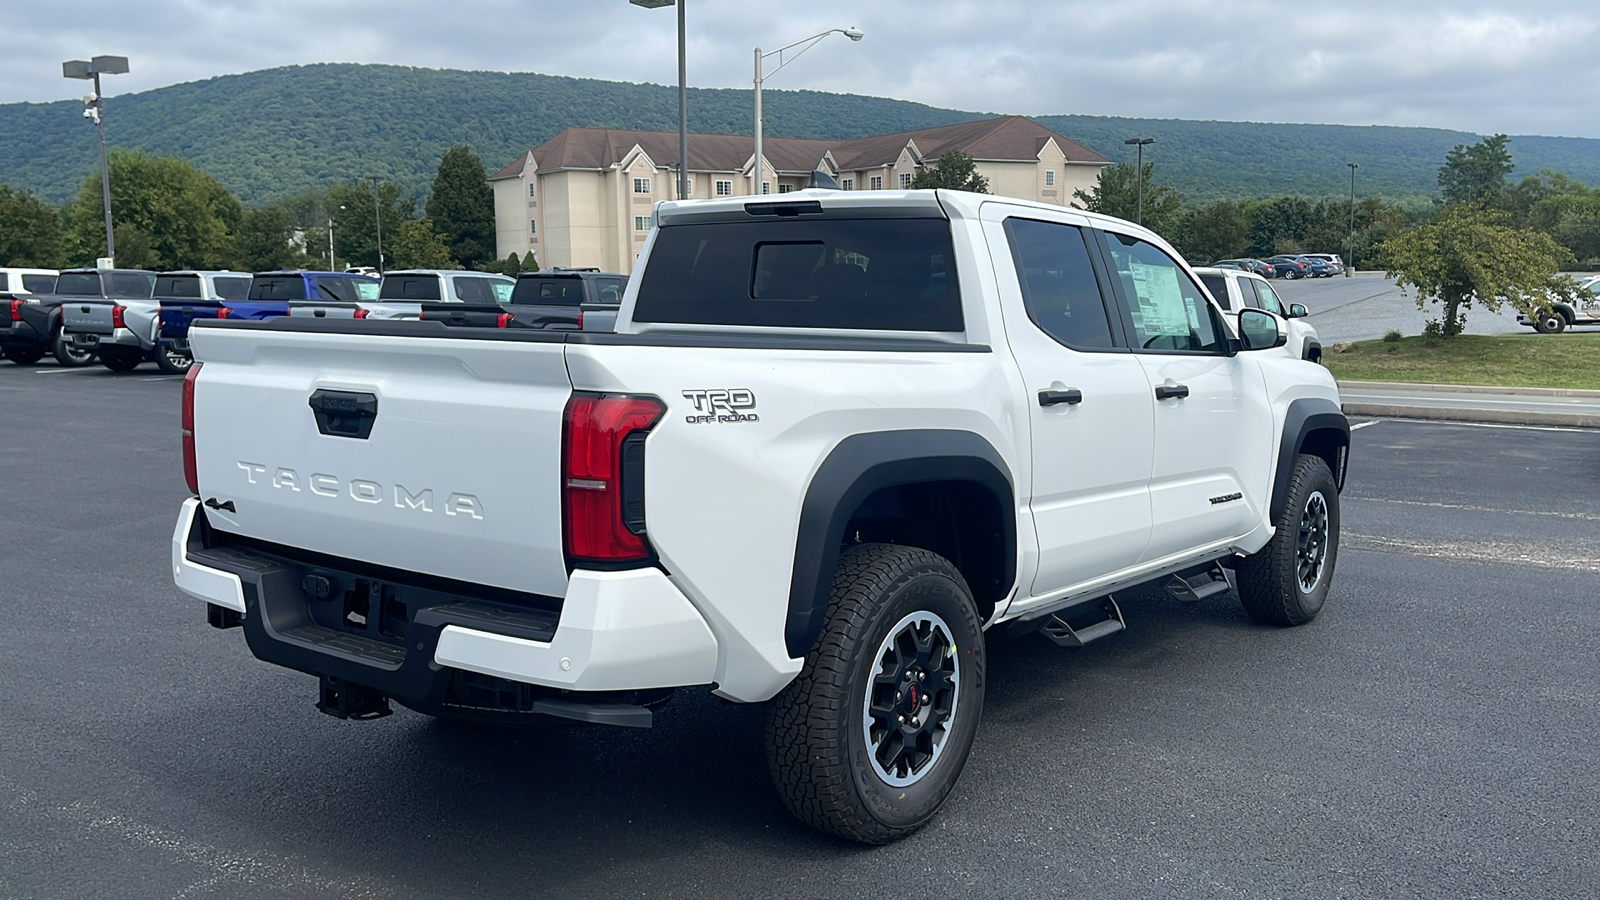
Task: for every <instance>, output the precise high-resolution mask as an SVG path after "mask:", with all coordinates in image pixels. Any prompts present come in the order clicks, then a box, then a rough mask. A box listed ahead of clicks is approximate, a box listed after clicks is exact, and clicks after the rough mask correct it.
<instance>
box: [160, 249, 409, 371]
mask: <svg viewBox="0 0 1600 900" xmlns="http://www.w3.org/2000/svg"><path fill="white" fill-rule="evenodd" d="M377 296H378V279H376V278H369V277H368V276H366V275H353V274H347V273H344V272H313V271H307V270H304V269H285V270H280V271H275V272H258V273H256V274H255V275H254V276H252V277H251V280H250V290H249V292H248V293H247V294H245V296H244V297H243V298H242V299H235V298H231V297H230V298H227V299H218V300H204V299H202V300H184V301H175V302H172V303H165V304H162V310H161V342H162V347H163V348H164V349H163V350H162V352H163V353H167V354H170V355H172V356H173V357H174V358H178V357H183V356H189V355H191V354H190V351H189V326H190V325H191V324H193V323H194V322H195V321H196V320H198V319H220V318H231V319H271V318H276V317H278V316H286V315H288V314H289V303H290V302H291V301H294V300H312V299H321V300H339V301H345V302H349V303H355V302H357V301H360V300H373V299H376V298H377Z"/></svg>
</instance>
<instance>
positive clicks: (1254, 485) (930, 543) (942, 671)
mask: <svg viewBox="0 0 1600 900" xmlns="http://www.w3.org/2000/svg"><path fill="white" fill-rule="evenodd" d="M616 329H617V331H616V333H587V332H545V331H537V330H515V329H452V328H449V327H448V326H446V325H444V324H442V323H433V322H426V321H423V322H403V321H375V320H371V319H367V320H357V319H340V320H335V319H296V318H280V319H275V320H271V321H264V322H234V321H231V320H215V321H201V322H197V323H196V325H195V328H194V330H193V332H192V335H191V338H192V343H193V347H194V351H195V354H196V359H197V360H199V361H200V364H199V365H196V366H195V367H194V368H193V369H191V370H190V372H189V375H188V377H187V379H186V381H185V385H184V394H183V397H184V400H183V455H184V468H185V474H186V476H187V479H188V483H189V486H190V488H191V489H192V490H193V492H194V497H193V498H192V499H190V500H187V501H186V502H185V503H184V504H183V507H182V510H181V512H180V514H179V517H178V522H177V526H176V530H175V531H174V534H173V540H172V572H173V575H174V578H175V581H176V583H177V586H178V587H179V588H180V589H182V590H183V591H184V592H185V593H187V594H190V595H192V596H194V597H197V598H200V599H201V600H203V601H205V603H206V604H207V611H208V620H209V622H210V623H211V624H212V625H214V626H217V627H219V628H229V627H234V626H240V625H242V626H243V631H244V636H245V639H246V641H247V642H248V644H249V647H250V650H251V651H252V652H253V653H254V654H255V655H256V656H257V657H259V658H261V659H263V660H266V661H268V662H272V663H276V664H278V665H282V666H287V667H289V668H292V669H297V670H300V671H302V672H306V673H309V674H312V675H314V676H316V677H317V678H318V680H319V684H320V687H319V707H320V708H321V709H322V710H323V711H324V712H328V713H331V714H333V715H336V716H340V717H347V718H374V717H378V716H382V715H384V714H386V713H387V712H389V701H390V700H393V701H396V702H398V703H400V704H402V705H404V706H406V707H409V708H411V709H413V710H417V711H419V712H423V713H427V714H430V715H438V716H459V717H497V718H501V719H505V718H514V719H515V718H520V719H525V720H537V719H538V718H539V717H541V716H560V717H566V718H570V719H578V720H584V721H589V722H601V723H612V724H620V725H648V724H650V722H651V720H652V710H653V709H654V708H655V707H657V706H658V705H659V704H660V703H661V702H662V701H664V700H665V699H666V698H667V696H668V695H669V694H670V693H671V691H672V689H674V688H684V687H694V686H708V687H709V688H710V689H711V690H712V691H713V692H714V693H715V694H716V695H718V696H720V697H723V698H726V699H728V700H732V701H735V702H740V703H765V704H766V705H767V706H766V743H767V747H768V759H769V763H770V767H771V771H772V775H773V779H774V782H775V784H776V785H777V787H778V789H779V792H780V793H781V795H782V797H783V799H784V801H785V802H786V803H787V805H788V807H789V808H790V810H792V811H793V812H794V814H795V815H796V816H797V817H799V818H800V819H801V820H803V821H805V822H807V823H809V824H811V825H813V826H815V827H818V828H820V829H823V830H825V831H828V832H830V833H833V834H836V835H840V836H843V837H846V838H850V839H853V840H858V841H864V842H871V843H882V842H886V841H890V840H894V839H896V838H898V837H901V836H903V835H905V834H908V833H910V832H911V831H914V830H915V829H917V828H918V827H920V826H922V825H923V824H924V823H926V822H927V821H928V820H929V819H930V818H931V817H932V816H933V815H934V813H935V811H936V810H937V809H938V807H939V806H940V804H941V803H942V802H943V801H944V799H945V797H946V796H947V795H948V793H949V792H950V790H951V788H952V787H953V785H954V784H955V782H956V779H957V777H958V775H959V774H960V772H961V769H962V767H963V765H964V764H965V762H966V758H967V754H968V751H969V750H970V749H971V747H972V745H973V740H974V736H975V735H976V734H977V730H978V724H979V720H980V718H981V716H982V712H983V701H984V688H985V684H984V682H985V678H986V675H985V669H984V660H985V635H984V631H985V630H986V629H988V630H993V629H995V628H996V627H1002V628H1003V630H1005V631H1007V632H1008V633H1010V634H1012V635H1013V636H1015V635H1020V634H1025V633H1029V632H1034V631H1038V632H1042V633H1043V634H1044V635H1045V636H1047V637H1049V638H1050V639H1051V640H1054V641H1056V642H1057V643H1060V644H1063V645H1067V646H1081V645H1082V644H1084V643H1086V642H1088V641H1091V640H1095V639H1097V638H1101V637H1104V636H1107V635H1110V634H1113V633H1115V632H1117V631H1120V630H1121V629H1122V628H1123V627H1124V620H1123V617H1122V614H1121V611H1120V610H1119V608H1118V606H1117V603H1116V600H1115V598H1114V594H1115V592H1118V591H1122V590H1125V589H1130V588H1133V587H1135V586H1140V585H1149V584H1155V585H1165V586H1166V587H1167V588H1168V590H1169V591H1170V592H1171V593H1172V594H1174V595H1176V596H1178V597H1179V598H1181V599H1190V600H1193V599H1197V598H1199V597H1206V596H1212V595H1215V594H1220V593H1223V592H1225V591H1227V590H1229V588H1230V587H1231V586H1233V585H1235V584H1236V586H1237V590H1238V592H1239V597H1240V599H1241V600H1242V601H1243V605H1244V608H1245V610H1246V611H1247V612H1248V613H1249V614H1250V616H1252V617H1253V618H1255V619H1256V620H1258V621H1261V622H1265V623H1272V624H1276V625H1297V624H1300V623H1304V622H1307V621H1309V620H1311V619H1312V618H1313V617H1315V616H1316V615H1317V613H1318V611H1319V610H1320V609H1321V607H1322V606H1323V602H1324V599H1325V598H1326V597H1327V594H1328V590H1329V586H1330V584H1331V583H1332V579H1333V573H1334V565H1335V559H1336V556H1337V551H1338V536H1339V490H1340V487H1341V485H1342V484H1343V481H1344V473H1345V463H1346V458H1347V448H1348V445H1349V427H1348V424H1347V422H1346V420H1345V417H1344V415H1343V414H1342V413H1341V412H1340V408H1339V397H1338V392H1337V388H1336V386H1335V384H1334V381H1333V378H1332V377H1331V376H1330V375H1329V374H1328V372H1327V371H1326V370H1325V369H1323V368H1322V367H1320V366H1317V365H1314V364H1312V363H1309V362H1305V361H1302V360H1299V359H1295V358H1293V357H1292V356H1290V355H1288V354H1285V353H1281V352H1278V353H1261V352H1250V351H1255V350H1266V349H1271V348H1275V347H1281V346H1282V345H1283V344H1284V341H1285V339H1286V337H1285V326H1284V322H1283V320H1282V319H1281V318H1279V317H1277V316H1274V315H1273V314H1271V313H1268V312H1266V311H1264V310H1260V309H1244V310H1241V311H1239V312H1237V313H1235V314H1232V315H1224V314H1223V313H1222V312H1221V311H1220V310H1219V309H1218V308H1217V307H1216V306H1215V305H1214V304H1213V303H1212V302H1211V301H1210V299H1209V297H1208V295H1207V294H1206V292H1205V291H1204V289H1202V288H1201V287H1200V285H1199V283H1198V282H1197V281H1196V280H1195V279H1194V277H1193V275H1192V274H1191V271H1190V270H1189V268H1188V267H1187V266H1186V265H1185V264H1184V263H1183V262H1181V261H1180V259H1179V257H1178V256H1177V255H1176V254H1175V253H1174V252H1173V250H1172V249H1171V248H1170V247H1169V246H1167V245H1166V244H1165V243H1164V242H1163V241H1162V240H1161V239H1160V238H1159V237H1157V236H1156V235H1155V234H1153V233H1151V232H1149V231H1146V230H1144V229H1142V228H1139V227H1137V226H1135V225H1132V224H1129V223H1127V222H1124V221H1120V220H1117V219H1112V218H1108V217H1104V216H1098V215H1093V214H1089V213H1085V212H1080V211H1076V210H1069V209H1063V208H1060V207H1054V206H1046V205H1042V204H1036V203H1029V202H1024V201H1018V200H1008V199H1001V198H996V197H990V196H986V195H974V194H965V193H959V192H950V191H943V190H940V191H901V192H896V191H871V192H866V191H863V192H836V191H811V190H808V191H801V192H797V193H793V194H786V195H784V196H783V198H782V199H778V198H759V199H752V198H727V199H720V200H706V201H688V202H676V203H663V204H660V205H659V206H658V207H657V210H656V222H655V227H653V228H652V230H651V232H650V235H649V237H648V239H647V240H646V242H645V247H644V250H643V254H642V256H641V257H640V260H639V267H638V274H637V275H636V276H635V277H634V278H632V279H631V280H630V282H629V285H628V289H627V291H626V293H625V294H624V297H623V301H622V305H621V309H620V311H619V313H618V315H617V322H616ZM463 448H471V452H470V453H465V454H464V453H463Z"/></svg>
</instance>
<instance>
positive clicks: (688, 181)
mask: <svg viewBox="0 0 1600 900" xmlns="http://www.w3.org/2000/svg"><path fill="white" fill-rule="evenodd" d="M683 190H684V193H685V194H687V195H688V196H690V197H693V196H694V173H692V172H691V173H690V174H688V175H685V176H683Z"/></svg>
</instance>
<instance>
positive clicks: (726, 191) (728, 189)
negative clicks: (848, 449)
mask: <svg viewBox="0 0 1600 900" xmlns="http://www.w3.org/2000/svg"><path fill="white" fill-rule="evenodd" d="M717 196H718V197H731V196H733V182H731V181H719V182H717Z"/></svg>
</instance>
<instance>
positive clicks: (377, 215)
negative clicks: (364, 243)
mask: <svg viewBox="0 0 1600 900" xmlns="http://www.w3.org/2000/svg"><path fill="white" fill-rule="evenodd" d="M361 177H362V178H365V179H367V180H368V181H370V182H372V220H373V222H374V223H376V225H377V227H378V274H379V275H382V274H383V210H382V209H381V208H380V207H379V206H378V182H380V181H382V180H383V176H382V175H363V176H361Z"/></svg>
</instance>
